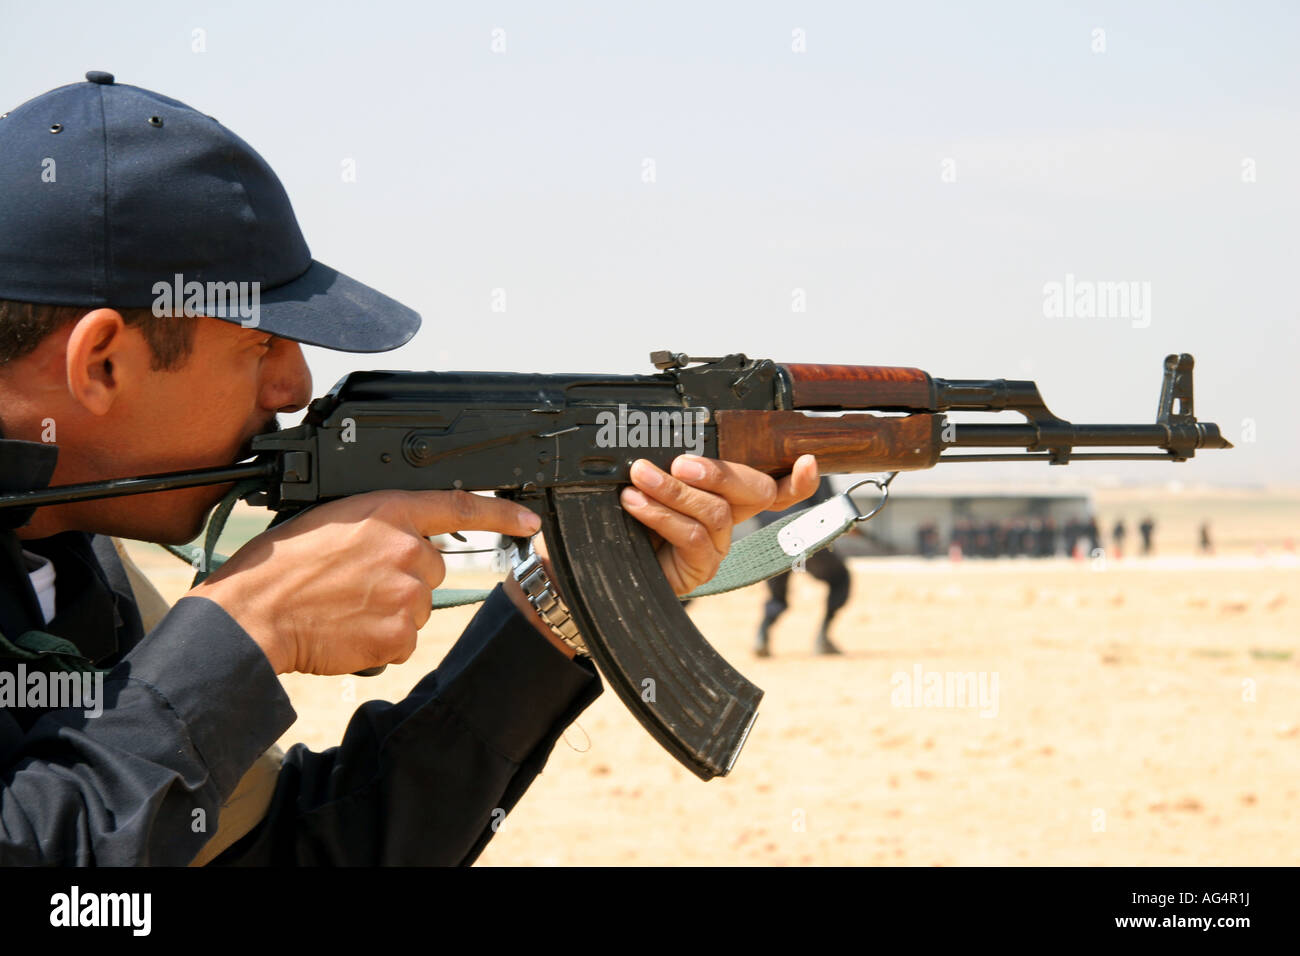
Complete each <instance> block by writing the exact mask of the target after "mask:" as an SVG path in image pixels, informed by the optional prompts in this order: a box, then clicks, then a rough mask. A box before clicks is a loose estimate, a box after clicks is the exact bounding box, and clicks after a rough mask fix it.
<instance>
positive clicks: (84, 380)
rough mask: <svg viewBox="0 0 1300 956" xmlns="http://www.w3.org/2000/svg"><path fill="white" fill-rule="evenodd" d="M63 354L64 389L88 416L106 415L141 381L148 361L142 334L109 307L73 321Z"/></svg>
mask: <svg viewBox="0 0 1300 956" xmlns="http://www.w3.org/2000/svg"><path fill="white" fill-rule="evenodd" d="M66 357H67V373H68V391H69V392H70V393H71V395H72V398H73V399H74V400H75V401H76V402H78V403H79V404H80V405H82V406H84V407H85V409H86V410H87V411H88V412H90V413H91V414H92V415H106V414H108V410H109V409H110V408H112V407H113V402H115V401H117V399H118V397H119V396H121V394H122V393H123V392H124V391H126V390H129V389H131V388H133V387H136V386H138V385H139V384H140V383H141V382H142V381H143V380H144V378H145V376H146V375H147V374H148V372H149V368H150V364H151V362H152V355H151V353H150V350H149V344H148V343H147V342H146V341H145V339H144V336H143V335H141V334H139V333H138V332H136V331H135V330H134V329H130V328H128V327H127V324H126V321H125V320H124V319H123V318H122V315H121V313H120V312H116V311H114V310H113V309H95V310H93V311H91V312H87V313H86V314H85V315H83V316H82V317H81V318H80V319H78V320H77V322H76V323H75V324H74V325H73V327H72V332H71V333H70V334H69V336H68V346H67V350H66Z"/></svg>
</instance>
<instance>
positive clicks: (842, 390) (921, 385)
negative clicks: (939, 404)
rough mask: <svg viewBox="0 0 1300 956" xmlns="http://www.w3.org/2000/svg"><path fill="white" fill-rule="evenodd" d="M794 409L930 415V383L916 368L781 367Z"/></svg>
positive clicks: (874, 366) (931, 409)
mask: <svg viewBox="0 0 1300 956" xmlns="http://www.w3.org/2000/svg"><path fill="white" fill-rule="evenodd" d="M782 368H783V369H784V370H785V375H786V378H787V379H788V380H789V382H790V389H791V392H792V393H793V398H794V407H795V408H878V409H885V408H888V409H899V410H913V411H918V412H924V411H934V383H933V381H932V380H931V378H930V376H929V375H928V374H926V373H925V372H923V371H921V370H920V369H919V368H903V367H896V366H890V365H784V366H782Z"/></svg>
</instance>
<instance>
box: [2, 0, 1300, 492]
mask: <svg viewBox="0 0 1300 956" xmlns="http://www.w3.org/2000/svg"><path fill="white" fill-rule="evenodd" d="M977 7H978V8H977ZM196 31H200V32H197V33H196ZM494 31H495V32H494ZM796 31H800V32H796ZM1097 31H1103V32H1102V33H1098V32H1097ZM0 37H2V38H3V40H0V43H2V44H3V46H2V52H3V55H0V78H2V80H3V82H2V83H0V90H2V93H0V99H2V100H3V106H0V108H3V109H8V108H11V107H13V106H16V105H17V104H18V103H20V102H22V101H24V100H27V99H29V98H31V97H33V96H35V95H38V94H40V93H42V92H44V91H46V90H48V89H51V88H53V87H55V86H60V85H63V84H65V83H70V82H74V81H78V80H80V79H81V78H82V76H83V74H84V73H85V71H86V70H90V69H99V70H107V71H109V72H112V73H114V74H115V75H116V77H117V79H118V81H119V82H122V83H129V84H132V85H136V86H142V87H145V88H148V89H152V90H155V91H157V92H160V93H164V94H166V95H168V96H172V97H175V98H177V99H180V100H182V101H184V102H186V103H189V104H190V105H191V106H194V107H195V108H197V109H200V110H202V111H203V112H206V113H209V114H211V115H214V116H216V117H217V118H218V119H219V120H221V121H222V122H223V123H224V124H225V125H226V126H228V127H229V128H230V129H232V130H234V131H235V132H236V133H238V134H239V135H240V136H242V137H243V138H244V139H246V140H247V141H248V142H249V143H251V144H252V145H253V147H254V148H256V149H257V150H258V151H259V152H261V153H262V155H263V156H265V157H266V158H267V160H268V161H269V162H270V163H271V165H272V166H273V168H274V169H275V170H276V171H277V173H278V174H279V176H280V178H281V180H282V181H283V182H284V184H285V186H286V188H287V189H288V192H289V195H290V198H291V199H292V201H293V203H294V207H295V209H296V211H297V214H298V218H299V222H300V223H301V225H302V228H303V231H304V234H305V235H306V237H307V241H308V243H309V245H310V247H311V249H312V253H313V255H314V256H315V257H316V258H317V259H319V260H321V261H323V262H326V263H328V264H330V265H332V266H334V267H336V268H338V269H341V270H343V271H345V272H347V273H349V274H350V275H353V276H355V277H356V278H358V279H360V280H362V281H365V282H368V283H369V284H371V285H374V286H376V287H378V288H380V289H382V290H383V291H385V292H387V293H388V294H390V295H392V296H394V297H395V298H398V299H399V300H401V301H403V302H405V303H406V304H408V305H410V306H412V307H413V308H416V309H418V310H419V311H420V312H421V313H422V314H423V315H424V327H423V329H422V330H421V332H420V333H419V334H418V335H417V336H416V338H415V339H414V340H413V341H412V342H411V343H410V344H409V345H407V346H405V347H403V348H402V349H400V350H398V351H396V352H392V353H388V354H385V355H378V356H353V355H345V354H340V353H329V352H326V351H324V350H320V349H309V350H308V352H309V358H310V361H311V364H312V368H313V372H314V375H315V379H316V392H317V393H318V394H319V393H321V392H323V391H325V390H326V389H327V388H328V387H329V386H330V385H332V384H333V382H334V381H335V380H336V379H337V378H338V377H339V376H340V375H342V374H343V373H345V372H347V371H349V370H351V369H358V368H435V369H436V368H458V369H482V370H490V369H505V370H515V371H546V372H559V371H606V372H632V371H649V370H650V369H649V364H648V361H647V354H648V352H649V351H650V350H651V349H656V348H671V349H674V350H678V351H685V352H688V353H693V354H701V355H712V354H723V353H726V352H745V353H747V354H749V355H751V356H755V357H766V358H772V359H776V360H778V361H805V362H818V361H820V362H842V363H860V364H885V365H914V366H920V367H922V368H924V369H926V370H927V371H929V372H931V373H932V374H934V375H937V376H940V377H947V378H993V377H1007V378H1022V377H1029V378H1034V379H1036V380H1037V381H1038V383H1039V385H1040V387H1041V389H1042V391H1043V394H1044V396H1045V398H1046V399H1047V401H1048V403H1049V405H1050V406H1051V407H1052V408H1053V410H1054V411H1056V413H1057V414H1059V415H1061V416H1063V417H1065V418H1068V419H1071V420H1074V421H1080V422H1083V421H1095V422H1111V421H1115V422H1121V421H1122V422H1127V421H1136V422H1149V421H1152V420H1154V415H1155V408H1156V400H1157V397H1158V386H1159V377H1160V363H1161V360H1162V358H1163V357H1164V355H1165V354H1166V353H1168V352H1173V351H1187V352H1191V353H1193V354H1194V355H1195V356H1196V359H1197V369H1196V378H1197V394H1196V400H1197V401H1196V404H1197V413H1198V415H1199V416H1200V417H1201V418H1203V419H1206V420H1211V421H1215V422H1217V423H1219V425H1220V426H1221V427H1222V428H1223V430H1224V433H1225V434H1226V435H1227V436H1228V437H1229V439H1230V440H1232V441H1234V442H1235V443H1237V446H1238V447H1237V449H1236V450H1234V451H1231V452H1212V453H1205V454H1204V455H1203V456H1202V457H1199V458H1197V459H1196V460H1195V461H1193V462H1191V463H1188V464H1184V465H1179V466H1171V465H1165V464H1148V463H1132V464H1127V463H1126V464H1123V465H1119V464H1114V465H1110V464H1080V465H1072V466H1070V469H1069V470H1070V471H1071V472H1078V473H1080V474H1079V475H1078V476H1077V477H1087V478H1090V479H1091V478H1096V479H1097V480H1102V479H1104V478H1106V477H1107V476H1110V477H1118V478H1121V479H1124V480H1130V479H1132V480H1167V479H1173V478H1178V479H1182V480H1183V481H1186V482H1201V481H1208V482H1214V483H1223V484H1255V483H1263V482H1293V481H1296V480H1297V466H1300V450H1298V449H1297V439H1298V438H1300V429H1297V427H1296V426H1295V424H1294V416H1295V411H1294V410H1293V406H1294V398H1293V390H1294V382H1295V377H1296V376H1295V372H1294V370H1295V365H1296V346H1297V344H1300V334H1298V333H1297V331H1296V329H1297V324H1296V319H1297V313H1298V312H1300V303H1298V301H1297V296H1296V290H1295V288H1294V286H1295V278H1296V276H1297V269H1296V263H1297V253H1300V236H1298V233H1297V230H1298V224H1300V185H1298V180H1297V177H1298V176H1300V127H1298V126H1297V120H1298V119H1300V72H1298V71H1297V67H1296V63H1297V60H1298V59H1300V6H1297V5H1295V4H1285V3H1266V2H1242V3H1232V4H1208V3H1198V4H1188V3H1178V4H1175V3H1143V4H1140V5H1139V4H1123V3H1099V4H1070V5H1066V4H1053V3H1015V4H1011V3H1005V4H987V5H974V4H963V3H956V2H952V3H906V4H899V3H882V4H873V5H869V6H868V5H866V4H858V3H848V2H845V3H809V2H790V3H725V4H724V3H710V4H701V3H679V2H658V3H642V4H631V3H618V4H595V3H591V4H578V3H562V2H557V3H546V4H537V3H533V4H528V3H522V2H521V3H481V4H479V3H476V4H455V5H451V4H440V3H388V4H385V3H379V2H374V3H365V4H360V3H333V2H323V3H301V4H290V3H267V2H260V3H244V2H224V0H223V2H220V3H211V4H204V3H187V2H174V0H173V2H156V3H118V4H105V3H102V2H99V3H88V2H82V0H71V2H67V3H63V4H60V5H58V6H57V7H50V6H48V5H43V4H21V5H19V4H16V3H14V2H13V0H4V3H3V9H2V10H0ZM494 44H495V46H496V47H497V49H496V50H494V49H493V47H494ZM503 45H504V49H501V47H502V46H503ZM200 46H201V47H202V50H201V51H200V50H198V49H196V47H200ZM798 46H802V47H803V51H802V52H798V51H796V49H794V48H795V47H798ZM647 160H649V161H652V163H653V171H654V181H653V182H647V181H645V170H646V168H647V163H646V161H647ZM348 162H350V163H351V164H352V168H355V173H356V181H355V182H346V181H344V175H343V172H344V166H345V163H348ZM2 227H3V224H0V228H2ZM1067 274H1068V275H1072V276H1074V278H1075V281H1086V282H1136V283H1139V284H1141V283H1146V284H1148V285H1146V286H1145V287H1144V288H1148V289H1149V290H1150V300H1149V307H1150V311H1149V313H1148V314H1146V315H1145V317H1141V318H1132V319H1130V318H1128V317H1080V316H1075V317H1072V318H1064V317H1061V318H1051V317H1048V316H1045V315H1044V286H1045V284H1047V283H1051V282H1062V283H1063V282H1064V281H1065V279H1066V276H1067ZM496 289H500V290H504V293H505V303H506V311H505V312H495V311H493V308H492V305H493V294H494V293H493V290H496ZM796 290H802V292H801V293H797V292H796ZM799 295H802V298H803V301H804V303H805V306H806V311H804V312H795V311H792V303H793V302H795V300H796V298H797V297H798V296H799ZM498 301H500V300H499V299H498ZM1246 420H1250V422H1251V423H1252V424H1253V428H1254V433H1255V440H1254V441H1253V442H1243V441H1242V437H1243V434H1242V432H1243V423H1244V422H1246ZM950 467H954V468H955V467H960V468H963V469H976V468H978V469H980V471H979V475H978V478H979V479H980V480H982V481H986V480H989V479H995V478H997V477H999V476H1001V475H1005V474H1015V475H1017V476H1025V475H1026V474H1027V470H1032V469H1034V468H1037V469H1040V470H1041V472H1042V473H1044V475H1043V477H1046V475H1045V473H1046V472H1047V468H1046V467H1045V466H1028V465H1025V466H1020V467H1019V468H1013V467H1012V466H993V465H990V466H971V465H963V466H950ZM1054 471H1061V469H1054ZM945 477H946V478H947V479H948V480H949V481H951V480H952V479H953V477H955V476H954V475H953V474H952V473H951V472H949V473H948V474H947V475H946V476H945ZM971 477H972V478H975V477H976V475H975V473H974V472H973V471H972V473H971Z"/></svg>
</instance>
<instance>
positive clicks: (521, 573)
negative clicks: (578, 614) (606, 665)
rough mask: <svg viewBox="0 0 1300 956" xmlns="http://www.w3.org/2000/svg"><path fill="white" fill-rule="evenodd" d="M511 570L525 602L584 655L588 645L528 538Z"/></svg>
mask: <svg viewBox="0 0 1300 956" xmlns="http://www.w3.org/2000/svg"><path fill="white" fill-rule="evenodd" d="M513 573H514V576H515V580H516V581H518V582H519V586H520V587H521V588H523V591H524V597H526V598H528V603H529V604H531V605H532V606H533V608H534V609H535V610H536V611H537V613H538V614H539V615H540V616H541V618H542V620H543V621H545V622H546V623H547V624H548V625H549V626H550V628H551V630H552V631H554V632H555V634H556V636H557V637H559V639H560V640H562V641H564V643H565V644H568V645H569V646H570V647H572V648H573V649H574V650H575V651H577V652H578V653H579V654H587V653H588V652H587V645H586V643H585V642H584V641H583V640H582V635H581V634H579V633H578V625H577V622H575V621H574V620H573V615H572V614H570V613H569V609H568V607H566V606H565V603H564V602H563V601H562V600H560V594H559V592H558V591H557V590H556V588H555V585H554V584H552V583H551V579H550V578H549V577H547V574H546V569H545V568H544V567H543V566H542V559H541V558H540V557H538V555H537V552H536V551H535V550H533V545H532V542H531V541H530V542H529V543H528V550H527V551H526V552H525V553H524V554H522V555H521V554H519V553H518V552H516V554H515V561H514V568H513Z"/></svg>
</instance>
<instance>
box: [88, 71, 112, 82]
mask: <svg viewBox="0 0 1300 956" xmlns="http://www.w3.org/2000/svg"><path fill="white" fill-rule="evenodd" d="M86 80H87V81H88V82H90V83H112V82H113V74H112V73H105V72H104V71H103V70H91V71H90V72H89V73H87V74H86Z"/></svg>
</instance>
